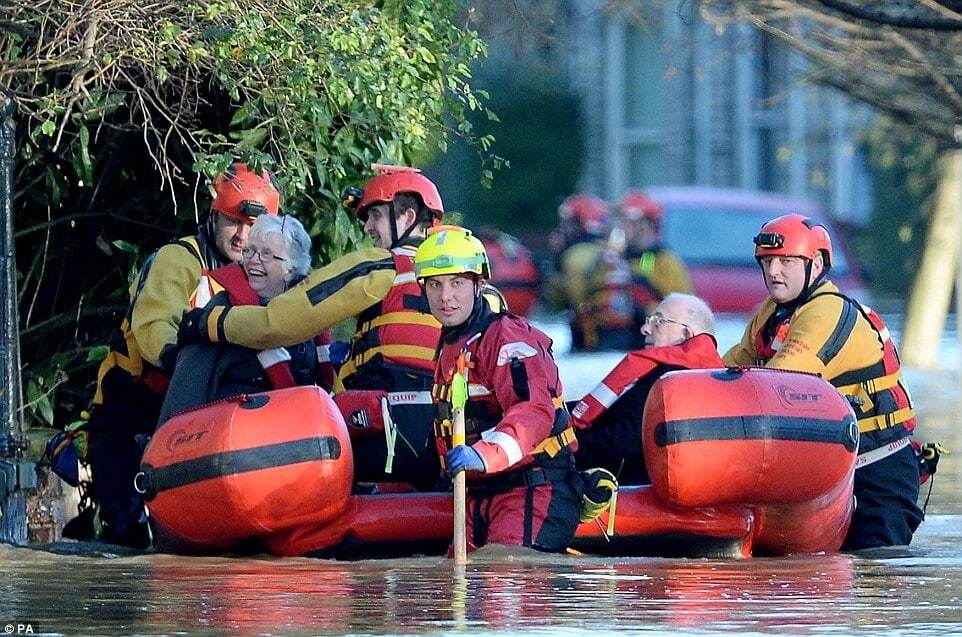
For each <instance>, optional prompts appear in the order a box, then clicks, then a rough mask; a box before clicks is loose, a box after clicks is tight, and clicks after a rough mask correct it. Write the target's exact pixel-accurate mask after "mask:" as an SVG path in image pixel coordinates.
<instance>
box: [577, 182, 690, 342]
mask: <svg viewBox="0 0 962 637" xmlns="http://www.w3.org/2000/svg"><path fill="white" fill-rule="evenodd" d="M663 217H664V210H663V209H662V207H661V205H660V204H659V203H658V202H656V201H655V200H654V199H652V198H650V197H648V196H647V195H645V194H644V193H642V192H639V191H637V190H629V191H628V192H627V193H626V194H625V196H624V197H622V199H621V202H620V203H619V204H618V223H619V227H618V228H616V229H615V231H613V232H612V235H611V237H610V238H609V241H608V245H607V247H606V249H605V251H604V252H603V253H602V255H601V258H600V259H599V260H598V264H597V266H596V267H595V268H594V270H593V271H592V274H591V290H592V292H591V305H592V306H593V307H594V312H593V314H592V316H593V318H594V320H595V321H596V323H597V333H598V338H597V343H598V344H597V346H598V348H600V349H619V350H620V349H640V348H641V347H643V346H644V340H643V338H642V336H641V332H640V329H641V326H642V325H644V323H645V319H646V318H647V316H648V315H649V314H651V312H653V311H654V309H655V306H656V305H658V303H659V302H660V301H661V300H662V299H663V298H665V297H666V296H667V295H668V294H670V293H672V292H679V293H682V294H691V292H692V283H691V277H690V276H689V274H688V269H687V268H686V267H685V264H684V263H683V262H682V260H681V259H680V258H679V257H678V255H676V254H675V253H674V252H673V251H672V250H670V249H669V248H667V247H666V246H665V245H664V243H663V241H662V221H663Z"/></svg>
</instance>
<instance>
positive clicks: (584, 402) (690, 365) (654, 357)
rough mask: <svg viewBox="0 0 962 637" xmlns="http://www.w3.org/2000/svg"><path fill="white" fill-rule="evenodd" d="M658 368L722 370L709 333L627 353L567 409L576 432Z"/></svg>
mask: <svg viewBox="0 0 962 637" xmlns="http://www.w3.org/2000/svg"><path fill="white" fill-rule="evenodd" d="M659 365H671V366H674V367H684V368H685V369H711V368H713V367H724V366H725V363H724V362H723V361H722V359H721V357H720V356H719V355H718V346H717V345H716V343H715V339H714V337H713V336H712V335H711V334H698V335H697V336H694V337H692V338H690V339H688V340H687V341H684V342H682V343H679V344H678V345H668V346H665V347H653V348H651V349H639V350H635V351H632V352H628V354H627V355H626V356H625V357H624V358H622V359H621V361H620V362H619V363H618V364H617V365H616V366H615V368H614V369H612V370H611V371H610V372H609V373H608V375H607V376H605V377H604V379H602V381H601V382H600V383H598V385H597V386H595V388H594V389H592V390H591V391H590V392H588V394H587V395H586V396H585V397H584V398H582V399H581V400H580V401H579V402H578V404H577V405H575V406H574V408H573V409H572V410H571V416H572V421H573V423H574V426H575V427H576V428H577V429H588V428H590V427H591V425H592V423H593V422H594V421H595V420H596V419H597V418H598V417H599V416H601V414H603V413H604V412H605V411H606V410H607V409H608V408H609V407H611V405H613V404H614V402H615V401H616V400H618V397H619V396H621V395H622V394H624V393H625V392H626V391H628V390H629V389H631V388H632V387H633V386H634V385H635V383H636V382H638V380H639V379H641V378H643V377H644V376H646V375H648V374H650V373H651V372H652V371H653V370H654V369H655V368H656V367H658V366H659Z"/></svg>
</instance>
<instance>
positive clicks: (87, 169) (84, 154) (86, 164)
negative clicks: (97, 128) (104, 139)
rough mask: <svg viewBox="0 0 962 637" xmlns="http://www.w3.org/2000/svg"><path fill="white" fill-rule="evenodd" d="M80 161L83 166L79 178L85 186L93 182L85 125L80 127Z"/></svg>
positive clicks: (88, 140)
mask: <svg viewBox="0 0 962 637" xmlns="http://www.w3.org/2000/svg"><path fill="white" fill-rule="evenodd" d="M80 163H81V166H82V167H83V173H82V174H81V178H82V179H83V180H84V183H85V184H86V185H87V186H91V185H92V182H93V180H94V179H93V162H91V161H90V133H89V132H88V131H87V127H86V126H81V127H80Z"/></svg>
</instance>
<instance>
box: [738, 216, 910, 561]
mask: <svg viewBox="0 0 962 637" xmlns="http://www.w3.org/2000/svg"><path fill="white" fill-rule="evenodd" d="M753 241H754V243H755V258H756V260H757V261H758V264H759V266H760V268H761V270H762V277H763V278H764V281H765V287H766V288H767V289H768V299H767V300H766V301H765V302H764V303H763V304H762V305H761V307H760V308H759V309H758V311H757V312H756V313H755V315H754V316H753V317H752V318H751V320H750V322H749V324H748V326H747V327H746V328H745V333H744V335H743V336H742V339H741V342H740V343H738V344H737V345H735V346H734V347H732V348H731V349H730V350H728V352H727V353H726V354H725V356H724V360H725V363H726V364H728V365H765V366H766V367H774V368H778V369H791V370H796V371H803V372H811V373H814V374H818V375H819V376H821V377H822V378H824V379H825V380H827V381H828V382H830V383H832V384H833V385H834V386H835V387H836V388H837V389H838V391H839V392H841V394H842V395H844V396H845V397H846V398H848V399H849V402H850V403H851V404H852V408H853V409H854V410H855V416H856V418H857V419H858V426H859V431H860V435H859V455H858V459H857V460H856V469H855V487H854V492H855V501H856V503H855V512H854V514H853V516H852V524H851V526H850V527H849V531H848V536H847V537H846V539H845V544H844V545H843V547H842V548H843V549H847V550H857V549H864V548H873V547H880V546H893V545H906V544H908V543H909V542H911V540H912V534H913V533H914V532H915V529H916V528H917V527H918V525H919V524H920V523H921V521H922V511H921V509H919V507H918V505H917V503H916V501H917V499H918V495H919V466H918V462H917V460H916V457H915V453H914V451H913V448H912V445H911V441H910V439H909V436H910V434H911V433H912V432H913V431H914V430H915V413H914V411H913V409H912V402H911V399H910V398H909V393H908V391H907V389H906V387H905V380H904V379H903V378H902V376H901V369H900V367H901V366H900V362H899V356H898V352H897V351H896V349H895V343H894V342H893V341H892V337H891V335H890V334H889V331H888V328H886V327H885V324H884V323H883V322H882V319H881V318H880V317H879V315H878V314H877V313H876V312H875V311H873V310H872V309H871V308H868V307H866V306H863V305H861V304H860V303H859V302H858V301H855V300H854V299H851V298H849V297H847V296H845V295H843V294H841V293H840V292H839V291H838V288H837V287H835V285H834V284H833V283H832V282H831V281H830V280H829V278H828V274H829V272H830V270H831V267H832V240H831V237H830V236H829V234H828V230H827V229H826V228H825V227H824V226H822V225H820V224H818V223H816V222H814V221H812V220H811V219H809V218H808V217H805V216H803V215H800V214H790V215H785V216H782V217H777V218H775V219H772V220H771V221H769V222H767V223H765V224H764V225H762V228H761V231H760V232H759V233H758V234H757V235H755V237H754V239H753Z"/></svg>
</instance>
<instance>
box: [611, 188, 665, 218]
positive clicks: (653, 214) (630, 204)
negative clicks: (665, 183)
mask: <svg viewBox="0 0 962 637" xmlns="http://www.w3.org/2000/svg"><path fill="white" fill-rule="evenodd" d="M618 212H619V213H620V214H621V217H622V219H650V220H651V221H653V222H654V223H656V224H657V223H661V217H662V215H663V214H664V210H663V209H662V207H661V204H660V203H658V202H657V201H655V200H654V199H652V198H651V197H649V196H648V195H646V194H645V193H643V192H641V191H639V190H629V191H628V192H626V193H625V196H624V197H622V198H621V203H619V204H618Z"/></svg>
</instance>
